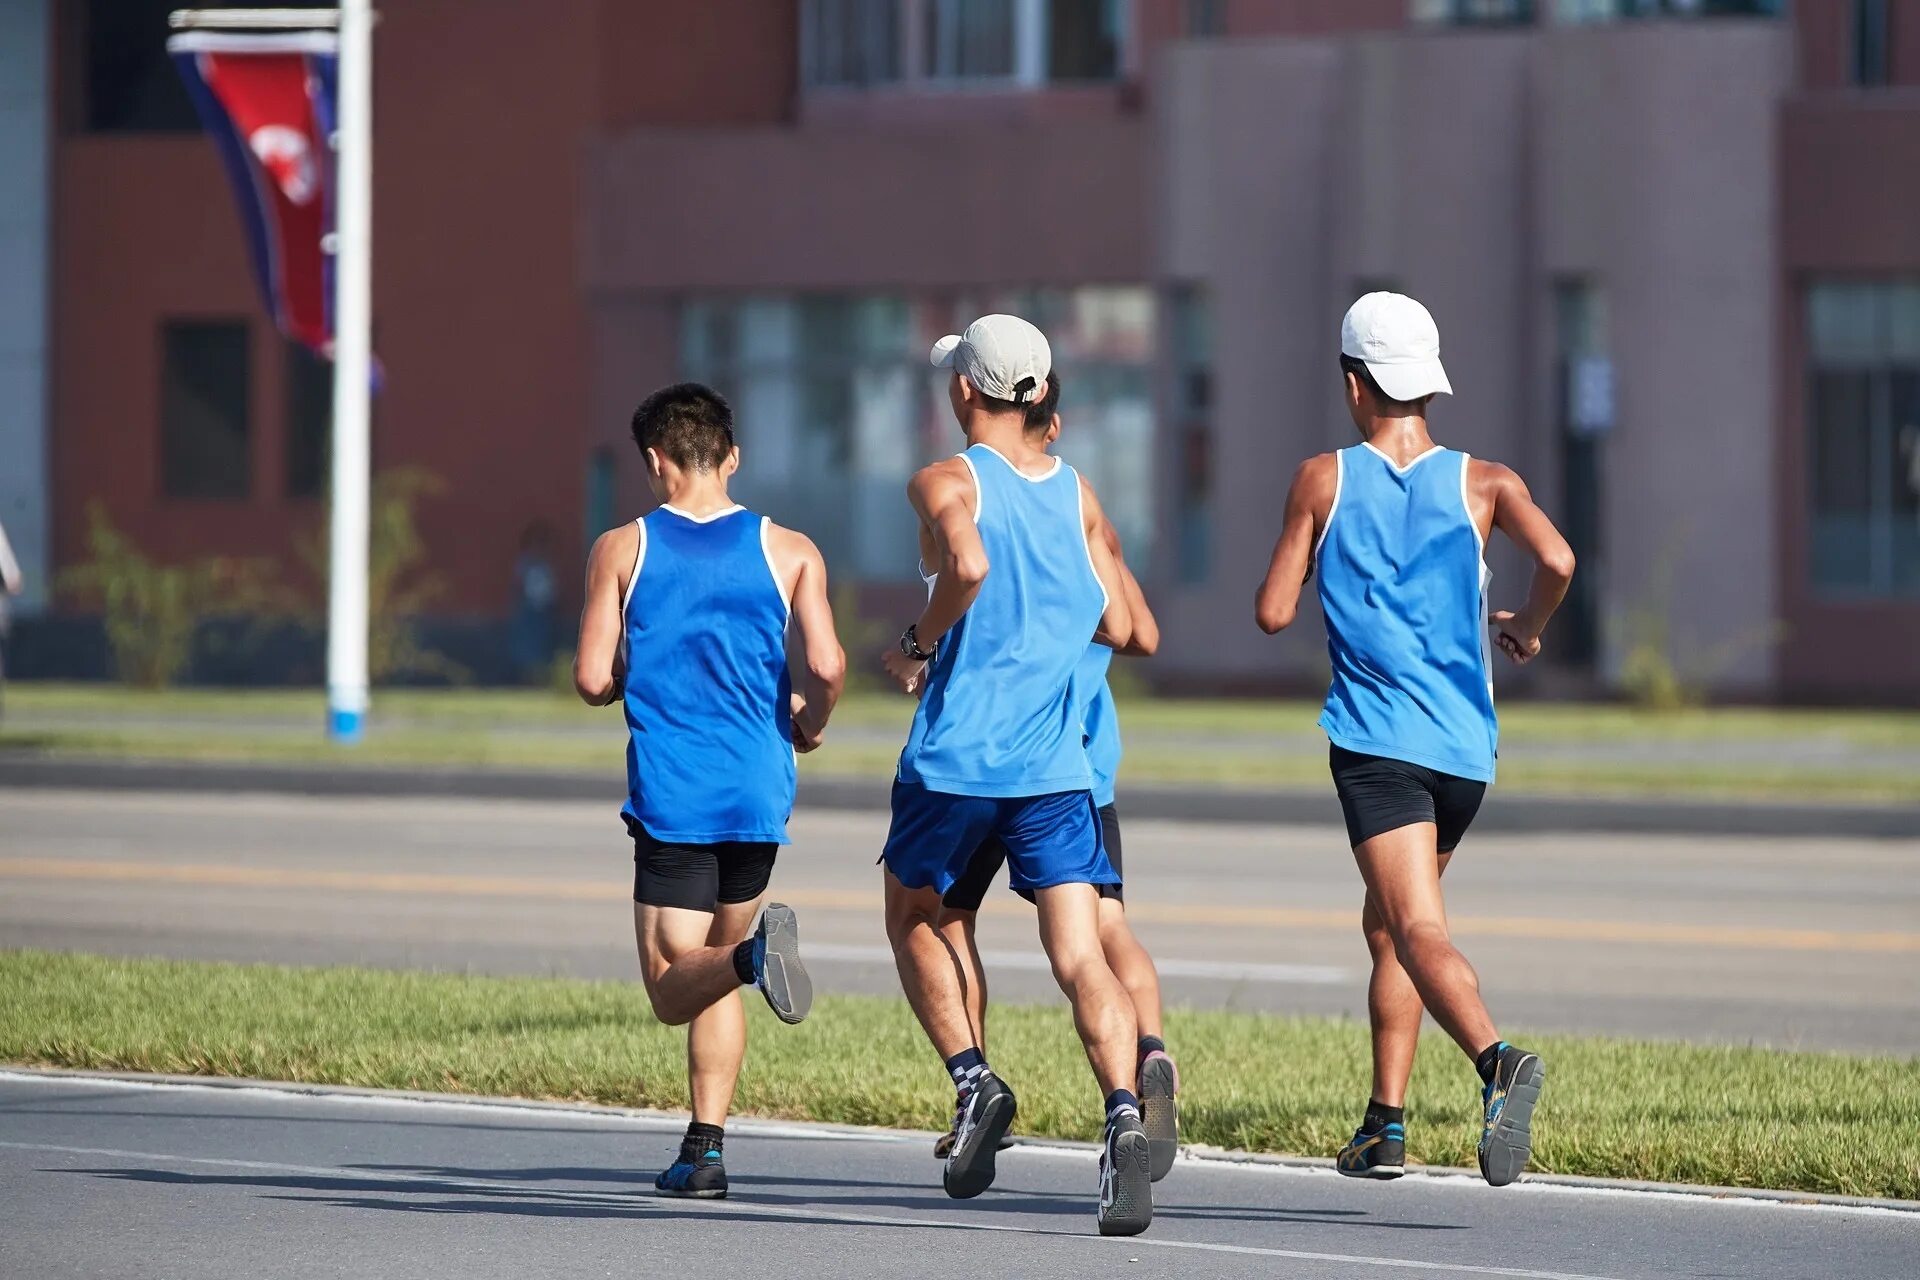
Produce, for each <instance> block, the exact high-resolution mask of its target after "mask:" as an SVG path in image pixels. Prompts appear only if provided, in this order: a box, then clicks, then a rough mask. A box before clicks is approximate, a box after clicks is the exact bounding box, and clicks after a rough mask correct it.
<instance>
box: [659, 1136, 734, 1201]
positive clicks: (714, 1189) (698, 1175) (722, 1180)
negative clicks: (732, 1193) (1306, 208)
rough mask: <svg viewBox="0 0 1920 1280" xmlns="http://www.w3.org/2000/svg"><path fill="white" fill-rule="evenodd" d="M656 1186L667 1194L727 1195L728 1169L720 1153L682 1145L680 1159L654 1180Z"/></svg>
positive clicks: (703, 1197)
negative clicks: (722, 1162)
mask: <svg viewBox="0 0 1920 1280" xmlns="http://www.w3.org/2000/svg"><path fill="white" fill-rule="evenodd" d="M653 1185H654V1189H655V1190H657V1191H659V1193H660V1194H661V1195H663V1196H684V1197H687V1198H689V1199H694V1200H724V1199H726V1198H727V1170H726V1166H725V1165H723V1164H721V1163H720V1153H719V1152H718V1151H715V1150H712V1149H708V1150H702V1149H701V1148H699V1147H687V1146H683V1147H681V1148H680V1158H679V1159H678V1160H675V1161H674V1162H673V1164H672V1165H670V1166H668V1168H667V1169H666V1170H665V1171H664V1172H662V1173H661V1175H660V1176H659V1177H657V1178H655V1179H654V1180H653Z"/></svg>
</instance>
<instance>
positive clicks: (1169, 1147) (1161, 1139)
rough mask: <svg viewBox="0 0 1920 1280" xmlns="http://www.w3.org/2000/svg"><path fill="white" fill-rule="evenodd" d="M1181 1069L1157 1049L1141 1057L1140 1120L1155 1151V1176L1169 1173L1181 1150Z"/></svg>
mask: <svg viewBox="0 0 1920 1280" xmlns="http://www.w3.org/2000/svg"><path fill="white" fill-rule="evenodd" d="M1179 1092H1180V1071H1179V1069H1178V1068H1177V1067H1175V1066H1174V1065H1173V1059H1172V1058H1169V1057H1168V1056H1167V1055H1166V1054H1165V1053H1164V1052H1162V1051H1161V1050H1159V1049H1155V1050H1154V1051H1153V1052H1152V1053H1150V1054H1148V1055H1147V1056H1146V1057H1145V1058H1142V1059H1141V1060H1140V1124H1141V1126H1142V1127H1143V1128H1145V1129H1146V1131H1147V1141H1148V1143H1149V1144H1151V1146H1152V1151H1153V1180H1154V1181H1155V1182H1158V1181H1160V1179H1162V1178H1164V1177H1166V1176H1167V1174H1168V1172H1169V1171H1171V1170H1172V1168H1173V1158H1174V1157H1175V1156H1177V1155H1179V1154H1180V1104H1179V1103H1178V1102H1176V1101H1175V1100H1174V1097H1175V1095H1176V1094H1178V1093H1179Z"/></svg>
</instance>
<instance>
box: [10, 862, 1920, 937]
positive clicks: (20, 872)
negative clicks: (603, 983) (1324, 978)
mask: <svg viewBox="0 0 1920 1280" xmlns="http://www.w3.org/2000/svg"><path fill="white" fill-rule="evenodd" d="M0 877H10V878H14V879H25V880H86V881H103V882H115V883H143V884H181V885H200V886H206V887H215V888H241V889H331V890H339V891H343V892H349V893H391V894H421V895H430V894H448V895H455V896H461V897H490V898H521V899H525V900H527V901H538V902H618V901H622V900H624V899H626V898H627V897H628V889H627V887H626V886H625V885H624V884H621V883H618V882H602V881H590V880H554V879H534V878H531V877H520V876H463V875H428V874H423V873H418V872H391V871H384V872H383V871H332V870H325V869H321V868H317V867H251V866H239V865H234V864H228V863H194V862H188V863H166V862H119V861H106V860H96V859H85V860H83V859H74V858H0ZM779 897H780V899H781V901H783V902H786V903H789V904H791V905H793V906H796V907H811V908H813V909H815V910H820V911H871V912H874V913H876V914H877V913H878V912H879V910H880V894H879V893H878V892H877V891H876V892H867V891H861V890H837V889H804V888H784V887H783V888H782V889H780V891H779ZM987 910H988V912H989V913H990V914H996V915H997V914H1003V913H1006V914H1011V913H1015V912H1018V911H1020V910H1021V908H1019V907H1018V906H1016V905H1015V904H1013V903H1011V902H998V903H991V904H989V905H988V907H987ZM1127 912H1128V914H1129V915H1130V916H1132V917H1133V918H1134V919H1136V920H1139V921H1143V922H1146V923H1150V924H1184V925H1202V926H1212V927H1225V928H1247V929H1272V928H1281V929H1314V930H1336V931H1340V932H1352V931H1355V930H1357V928H1358V927H1359V926H1358V920H1357V918H1356V916H1355V914H1354V912H1352V911H1350V910H1344V909H1343V910H1323V909H1305V908H1289V907H1230V906H1221V905H1211V904H1209V905H1199V904H1194V905H1182V904H1177V903H1164V902H1161V903H1154V902H1142V903H1135V904H1133V905H1131V906H1129V907H1128V908H1127ZM1450 922H1451V924H1452V926H1453V930H1454V932H1455V933H1458V934H1463V935H1468V936H1479V937H1496V938H1526V939H1533V940H1539V941H1559V940H1576V941H1582V942H1612V943H1670V944H1675V945H1680V946H1695V947H1725V948H1748V949H1753V950H1761V951H1838V952H1853V953H1860V952H1866V953H1874V954H1897V955H1909V954H1917V953H1920V934H1914V933H1896V932H1890V931H1883V932H1862V933H1849V932H1843V931H1840V930H1833V929H1775V928H1762V927H1754V926H1742V925H1712V924H1663V923H1659V922H1655V921H1635V920H1569V919H1559V918H1554V917H1547V916H1454V917H1452V918H1451V921H1450Z"/></svg>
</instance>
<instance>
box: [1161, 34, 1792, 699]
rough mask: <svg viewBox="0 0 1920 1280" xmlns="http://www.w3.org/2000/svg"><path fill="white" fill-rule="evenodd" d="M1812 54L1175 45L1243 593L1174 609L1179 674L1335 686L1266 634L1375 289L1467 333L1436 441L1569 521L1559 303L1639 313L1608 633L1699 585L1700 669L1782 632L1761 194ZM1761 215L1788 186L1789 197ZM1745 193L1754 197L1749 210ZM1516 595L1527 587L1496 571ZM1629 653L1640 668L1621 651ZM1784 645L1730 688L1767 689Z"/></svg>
mask: <svg viewBox="0 0 1920 1280" xmlns="http://www.w3.org/2000/svg"><path fill="white" fill-rule="evenodd" d="M1790 51H1791V43H1790V37H1789V34H1788V32H1787V31H1786V30H1785V29H1783V28H1782V27H1780V26H1779V25H1778V24H1771V23H1746V22H1715V23H1700V24H1677V23H1676V24H1668V23H1661V24H1650V25H1639V26H1631V25H1630V26H1622V27H1618V28H1601V29H1566V30H1549V31H1537V32H1523V31H1493V32H1479V33H1444V34H1431V35H1402V36H1397V37H1381V36H1363V37H1351V38H1347V39H1344V40H1287V41H1273V42H1252V41H1246V42H1233V43H1218V42H1214V43H1206V44H1196V45H1185V46H1178V47H1175V48H1174V49H1173V50H1172V51H1171V52H1170V53H1169V55H1168V56H1167V57H1166V58H1165V60H1164V62H1163V64H1162V74H1161V77H1160V83H1159V87H1158V90H1157V94H1156V99H1157V111H1156V125H1157V131H1158V136H1159V139H1160V144H1161V145H1160V151H1159V155H1160V158H1161V161H1162V170H1161V181H1162V196H1161V205H1162V227H1161V246H1160V247H1161V254H1160V261H1161V268H1162V271H1163V274H1164V275H1165V276H1167V277H1168V278H1171V279H1175V280H1194V281H1199V282H1201V283H1204V284H1206V285H1207V286H1208V288H1209V289H1210V291H1211V295H1212V298H1213V305H1214V325H1215V332H1216V340H1215V341H1216V352H1215V358H1216V377H1217V387H1218V396H1217V408H1216V414H1215V422H1214V429H1215V432H1216V441H1217V447H1216V455H1215V475H1214V486H1215V489H1214V491H1215V497H1216V500H1215V528H1214V532H1215V547H1214V564H1215V579H1214V581H1212V582H1210V583H1208V584H1207V585H1206V586H1204V587H1200V588H1195V589H1191V590H1182V591H1178V592H1175V593H1173V599H1174V600H1175V602H1176V604H1175V607H1174V608H1173V609H1171V610H1169V611H1168V612H1169V614H1170V615H1171V616H1170V617H1169V618H1168V619H1167V621H1166V630H1167V662H1166V666H1167V667H1168V668H1170V669H1173V670H1176V671H1178V670H1183V669H1184V670H1188V671H1193V672H1198V671H1200V670H1202V669H1211V670H1214V671H1216V672H1220V673H1222V674H1225V675H1227V676H1229V677H1231V678H1238V679H1242V680H1245V681H1247V682H1249V683H1256V682H1267V681H1272V680H1286V679H1296V680H1297V679H1302V678H1307V677H1310V676H1311V674H1312V673H1313V672H1314V671H1316V670H1317V669H1318V666H1319V663H1320V662H1321V658H1320V657H1319V655H1318V653H1317V651H1316V650H1317V646H1318V639H1319V631H1318V627H1317V625H1315V624H1314V623H1313V622H1312V621H1311V619H1309V620H1308V621H1306V622H1304V623H1303V624H1302V627H1301V630H1302V632H1303V633H1304V634H1303V635H1302V636H1301V637H1297V638H1296V637H1288V638H1286V639H1285V640H1284V641H1282V642H1280V643H1275V642H1270V641H1264V640H1262V638H1260V637H1258V636H1252V637H1248V635H1247V633H1248V632H1249V631H1251V622H1250V619H1248V620H1247V621H1246V624H1245V626H1242V625H1241V623H1242V619H1246V618H1247V617H1248V614H1249V612H1250V609H1249V601H1250V598H1251V593H1252V589H1253V586H1254V584H1255V582H1256V581H1257V579H1258V576H1259V574H1260V571H1261V569H1262V568H1263V567H1264V564H1265V561H1266V555H1267V552H1268V551H1269V550H1270V548H1271V546H1272V540H1273V538H1274V536H1275V534H1276V533H1277V531H1278V522H1279V502H1280V498H1281V496H1282V494H1283V493H1284V490H1285V487H1286V485H1287V482H1288V479H1289V477H1290V474H1291V470H1292V467H1293V465H1294V464H1295V463H1296V462H1297V461H1298V460H1299V459H1300V458H1302V457H1304V456H1306V455H1308V454H1310V453H1313V452H1316V451H1319V450H1323V449H1327V448H1332V447H1338V446H1341V445H1344V444H1347V443H1349V442H1351V440H1352V438H1353V436H1352V428H1351V426H1350V424H1348V422H1347V421H1346V418H1345V414H1344V411H1343V410H1342V409H1341V406H1340V404H1339V399H1338V386H1339V383H1338V378H1337V374H1336V372H1335V367H1334V356H1335V354H1336V348H1337V335H1338V326H1339V320H1340V315H1341V313H1342V311H1343V310H1344V308H1345V307H1346V305H1347V303H1348V302H1350V301H1351V299H1352V297H1353V296H1354V292H1355V290H1356V289H1357V288H1358V287H1359V282H1361V281H1380V280H1384V281H1389V282H1392V283H1394V284H1395V285H1397V286H1398V287H1400V288H1402V289H1404V290H1405V291H1407V292H1409V293H1412V294H1413V295H1415V296H1416V297H1419V298H1421V299H1422V300H1423V301H1425V302H1426V303H1427V304H1428V306H1429V307H1430V308H1431V309H1432V310H1433V312H1434V314H1435V316H1436V318H1437V319H1438V320H1439V323H1440V327H1441V333H1442V348H1443V351H1444V353H1445V358H1446V360H1447V364H1448V369H1449V373H1450V375H1451V377H1452V380H1453V382H1454V386H1455V389H1456V392H1457V393H1458V394H1456V395H1455V396H1454V397H1452V398H1451V399H1444V400H1442V401H1441V402H1439V403H1438V404H1437V405H1436V407H1435V409H1434V411H1433V428H1434V433H1435V435H1436V436H1437V437H1438V438H1440V439H1441V440H1442V441H1444V442H1446V443H1448V444H1451V445H1453V446H1455V447H1459V448H1464V449H1467V450H1469V451H1471V452H1473V453H1475V454H1479V455H1483V456H1490V457H1493V458H1496V459H1498V460H1501V461H1506V462H1509V463H1511V464H1512V465H1515V466H1517V467H1519V468H1520V469H1521V470H1522V471H1523V472H1524V473H1526V474H1528V475H1529V476H1530V478H1531V479H1532V482H1533V487H1534V490H1535V494H1536V497H1538V498H1540V499H1541V500H1542V501H1543V503H1544V504H1545V505H1546V506H1547V507H1548V509H1549V510H1550V511H1551V510H1552V509H1553V507H1554V506H1555V505H1556V502H1557V497H1556V495H1557V492H1558V487H1559V486H1558V479H1557V476H1558V463H1559V459H1558V416H1557V412H1556V406H1555V403H1554V392H1553V380H1552V378H1551V376H1550V373H1551V362H1552V360H1553V358H1554V353H1555V337H1554V315H1553V298H1554V294H1553V289H1554V284H1555V282H1556V281H1558V280H1560V279H1562V278H1567V277H1583V278H1587V279H1591V280H1593V281H1595V282H1596V283H1597V284H1598V285H1599V286H1600V287H1601V288H1602V289H1603V290H1604V292H1605V294H1606V296H1607V301H1608V305H1609V308H1610V311H1611V314H1612V330H1613V342H1612V348H1613V355H1614V358H1615V362H1616V377H1617V384H1618V389H1619V391H1618V401H1619V403H1618V422H1617V426H1616V429H1615V431H1614V434H1613V436H1612V437H1611V438H1610V439H1609V440H1608V441H1607V443H1606V446H1605V452H1606V455H1607V456H1606V464H1605V465H1606V471H1607V487H1606V506H1605V508H1604V517H1603V520H1604V523H1603V539H1604V546H1605V554H1604V556H1603V557H1602V561H1603V562H1602V563H1601V564H1599V565H1588V566H1587V567H1586V570H1585V571H1587V572H1597V573H1600V574H1601V575H1602V594H1601V599H1600V603H1601V607H1602V611H1603V615H1607V614H1618V613H1619V611H1621V610H1622V609H1624V608H1625V607H1626V606H1628V605H1631V604H1634V603H1637V602H1640V601H1642V600H1643V599H1645V598H1646V597H1647V596H1648V594H1649V592H1650V591H1652V589H1653V587H1654V584H1655V581H1656V578H1657V572H1658V568H1659V566H1660V565H1662V564H1663V563H1664V561H1665V560H1666V559H1667V558H1671V559H1672V561H1673V565H1674V571H1675V573H1676V574H1677V576H1678V580H1679V581H1680V582H1681V583H1682V584H1683V588H1682V590H1680V591H1679V592H1678V593H1676V596H1675V598H1674V600H1673V601H1672V602H1671V603H1672V613H1673V616H1672V620H1671V621H1672V627H1673V630H1674V634H1675V635H1676V637H1679V638H1682V639H1683V640H1684V641H1685V642H1686V644H1687V646H1688V648H1687V651H1686V652H1683V653H1681V654H1679V655H1677V656H1679V657H1681V658H1682V659H1683V660H1684V659H1685V658H1686V656H1687V653H1688V652H1690V653H1694V654H1697V653H1700V652H1702V651H1704V650H1706V649H1710V648H1713V647H1715V646H1717V645H1722V644H1732V643H1733V642H1736V641H1738V640H1739V639H1740V638H1742V637H1747V636H1752V637H1755V638H1756V641H1757V638H1758V637H1759V636H1761V635H1762V634H1763V633H1765V632H1766V630H1767V629H1768V628H1769V627H1770V626H1771V625H1772V623H1773V622H1774V621H1775V619H1776V618H1777V616H1778V605H1777V601H1776V599H1775V592H1774V587H1775V582H1774V574H1773V565H1774V561H1775V547H1774V542H1773V531H1772V512H1771V511H1770V510H1769V509H1768V508H1767V505H1766V504H1765V503H1764V502H1762V501H1758V500H1757V495H1761V494H1765V493H1767V492H1768V491H1769V488H1770V485H1771V478H1770V477H1771V474H1772V472H1771V464H1770V456H1769V451H1768V448H1767V443H1768V440H1767V432H1766V424H1768V423H1769V422H1770V421H1771V420H1772V418H1771V415H1772V411H1773V403H1774V401H1773V396H1774V387H1773V385H1772V383H1771V381H1770V379H1768V378H1767V377H1766V376H1764V374H1763V372H1762V371H1764V370H1766V369H1767V368H1768V367H1769V365H1770V363H1771V360H1772V356H1773V321H1774V315H1775V309H1774V296H1773V295H1774V289H1773V281H1772V265H1771V264H1772V263H1773V262H1774V260H1775V243H1776V241H1775V233H1774V224H1773V217H1772V213H1771V209H1770V207H1769V206H1768V204H1767V202H1765V201H1764V200H1760V199H1755V198H1753V197H1752V196H1751V194H1749V195H1748V196H1746V197H1745V198H1741V197H1740V196H1739V195H1738V194H1737V193H1741V192H1746V193H1752V192H1753V191H1754V190H1755V189H1756V187H1755V178H1754V175H1755V174H1760V175H1763V176H1764V175H1767V174H1769V173H1771V171H1772V165H1773V143H1772V138H1773V124H1772V120H1773V111H1772V105H1771V104H1772V103H1774V102H1775V101H1776V100H1777V99H1778V97H1779V96H1780V95H1781V94H1782V93H1783V92H1784V91H1785V90H1786V88H1787V87H1788V83H1789V78H1790V74H1791V65H1790ZM1761 189H1764V187H1762V188H1761ZM1729 193H1736V194H1734V195H1733V196H1732V197H1731V198H1729ZM1493 567H1494V571H1495V575H1496V585H1495V594H1496V597H1497V598H1498V599H1499V600H1500V601H1506V600H1508V599H1512V600H1513V601H1514V602H1516V603H1517V601H1518V600H1519V599H1520V598H1521V597H1522V595H1523V594H1524V591H1525V587H1526V574H1525V567H1524V566H1523V565H1522V564H1520V563H1519V561H1518V558H1517V557H1514V556H1512V555H1511V554H1506V553H1500V554H1496V556H1495V557H1494V559H1493ZM1609 640H1610V643H1609V644H1607V645H1606V647H1605V648H1604V649H1603V668H1604V669H1606V670H1608V671H1612V670H1615V669H1617V665H1618V659H1619V656H1620V640H1621V637H1620V636H1619V635H1618V634H1617V633H1615V634H1614V635H1613V636H1611V637H1609ZM1772 667H1773V663H1772V654H1771V651H1770V650H1769V649H1768V648H1766V647H1765V646H1764V645H1763V644H1759V643H1757V642H1756V643H1753V644H1749V645H1746V646H1744V647H1740V648H1739V652H1738V656H1737V657H1736V658H1735V659H1734V660H1732V661H1730V662H1729V663H1727V664H1726V665H1725V666H1724V667H1722V668H1721V669H1718V670H1716V671H1714V672H1712V673H1703V674H1712V675H1713V676H1714V677H1715V678H1716V679H1717V681H1718V682H1719V683H1721V684H1723V685H1728V686H1733V687H1751V688H1763V687H1765V686H1766V685H1767V684H1768V682H1769V680H1770V676H1771V672H1772Z"/></svg>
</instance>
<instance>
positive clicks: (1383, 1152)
mask: <svg viewBox="0 0 1920 1280" xmlns="http://www.w3.org/2000/svg"><path fill="white" fill-rule="evenodd" d="M1333 1167H1334V1168H1336V1169H1338V1170H1339V1171H1340V1172H1341V1173H1344V1174H1346V1175H1347V1176H1348V1177H1349V1178H1379V1179H1381V1180H1382V1181H1386V1180H1388V1179H1392V1178H1397V1177H1399V1176H1400V1175H1401V1174H1403V1173H1405V1172H1406V1171H1407V1130H1406V1126H1405V1125H1401V1124H1383V1125H1381V1126H1380V1127H1379V1128H1378V1129H1376V1130H1374V1131H1373V1132H1372V1133H1368V1132H1367V1131H1366V1130H1365V1129H1361V1130H1359V1131H1358V1132H1356V1133H1355V1134H1354V1135H1353V1141H1352V1142H1349V1143H1348V1144H1347V1145H1346V1146H1345V1147H1343V1148H1341V1150H1340V1154H1339V1156H1338V1157H1337V1158H1336V1159H1335V1160H1334V1162H1333Z"/></svg>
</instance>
